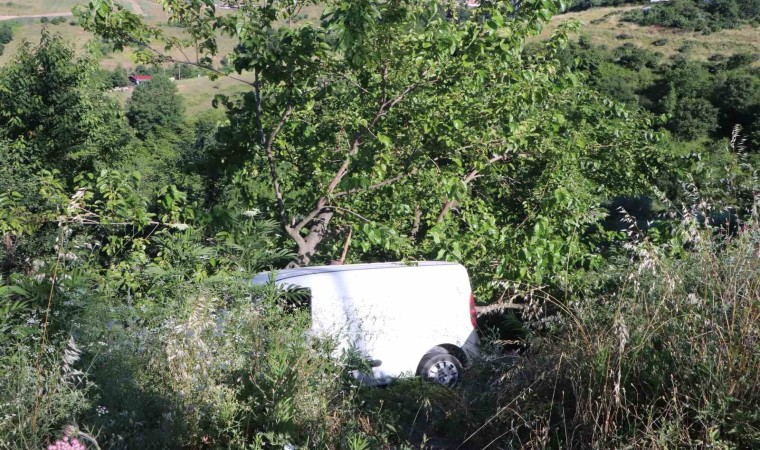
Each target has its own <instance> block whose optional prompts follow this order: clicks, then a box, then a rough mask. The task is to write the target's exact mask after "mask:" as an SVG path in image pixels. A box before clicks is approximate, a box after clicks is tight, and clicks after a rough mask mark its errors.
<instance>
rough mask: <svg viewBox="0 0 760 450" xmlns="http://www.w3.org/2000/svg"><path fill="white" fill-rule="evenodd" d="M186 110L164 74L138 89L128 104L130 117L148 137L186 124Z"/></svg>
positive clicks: (138, 131) (142, 135)
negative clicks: (184, 122) (183, 123)
mask: <svg viewBox="0 0 760 450" xmlns="http://www.w3.org/2000/svg"><path fill="white" fill-rule="evenodd" d="M184 112H185V107H184V104H183V103H182V97H180V96H179V94H178V93H177V86H176V85H175V84H174V82H173V81H172V80H170V79H169V78H167V77H165V76H162V75H155V76H153V79H152V80H150V81H149V82H147V83H143V84H141V85H140V86H137V87H136V88H135V91H134V92H133V93H132V98H131V99H130V100H129V104H128V105H127V118H128V119H129V123H130V125H132V127H134V129H135V130H136V131H137V134H138V135H139V136H140V137H142V138H145V137H147V136H148V135H150V134H153V133H156V132H158V131H161V130H167V131H176V130H177V129H178V127H179V126H180V125H181V124H182V122H183V121H184Z"/></svg>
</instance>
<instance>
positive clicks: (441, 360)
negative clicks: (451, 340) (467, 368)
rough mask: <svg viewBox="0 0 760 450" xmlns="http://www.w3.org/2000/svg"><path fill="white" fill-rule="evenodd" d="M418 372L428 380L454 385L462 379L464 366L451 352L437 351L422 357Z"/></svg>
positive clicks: (448, 385) (444, 384) (449, 385)
mask: <svg viewBox="0 0 760 450" xmlns="http://www.w3.org/2000/svg"><path fill="white" fill-rule="evenodd" d="M418 372H419V375H420V376H421V377H422V378H424V379H426V380H429V381H432V382H433V383H438V384H441V385H443V386H447V387H452V386H455V385H456V384H457V383H459V381H460V380H461V379H462V374H463V373H464V366H463V365H462V362H461V361H460V360H459V358H457V357H456V356H454V355H452V354H451V353H441V352H435V353H428V354H426V355H425V356H423V357H422V361H420V365H419V371H418Z"/></svg>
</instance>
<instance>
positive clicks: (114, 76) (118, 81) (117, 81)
mask: <svg viewBox="0 0 760 450" xmlns="http://www.w3.org/2000/svg"><path fill="white" fill-rule="evenodd" d="M110 78H111V86H112V87H124V86H129V85H130V84H131V83H130V81H129V76H128V75H127V71H126V69H124V67H122V66H121V65H120V66H118V67H117V68H115V69H114V70H113V72H111V76H110Z"/></svg>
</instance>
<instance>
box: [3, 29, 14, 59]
mask: <svg viewBox="0 0 760 450" xmlns="http://www.w3.org/2000/svg"><path fill="white" fill-rule="evenodd" d="M12 40H13V28H11V27H10V25H8V24H7V23H3V24H0V55H2V54H3V52H5V44H7V43H9V42H10V41H12Z"/></svg>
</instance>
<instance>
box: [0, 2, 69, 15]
mask: <svg viewBox="0 0 760 450" xmlns="http://www.w3.org/2000/svg"><path fill="white" fill-rule="evenodd" d="M77 3H83V1H82V0H11V1H0V16H21V15H32V14H54V13H61V12H71V8H72V7H73V6H74V5H76V4H77Z"/></svg>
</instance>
